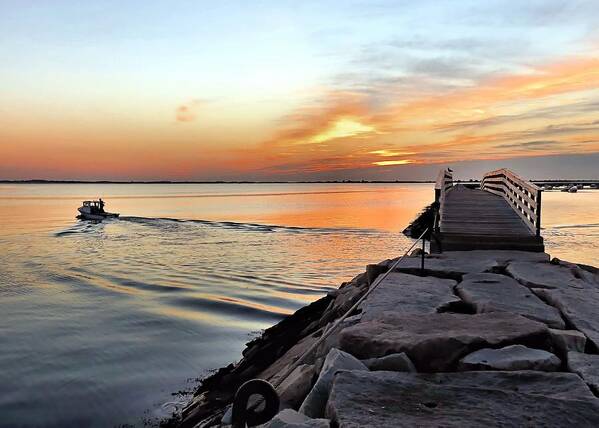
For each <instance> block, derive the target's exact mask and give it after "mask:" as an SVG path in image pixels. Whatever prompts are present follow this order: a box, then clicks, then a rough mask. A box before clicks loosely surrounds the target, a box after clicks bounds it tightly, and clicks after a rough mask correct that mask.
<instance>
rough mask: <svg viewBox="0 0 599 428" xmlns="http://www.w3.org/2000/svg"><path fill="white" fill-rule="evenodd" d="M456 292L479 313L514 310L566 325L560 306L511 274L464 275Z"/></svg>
mask: <svg viewBox="0 0 599 428" xmlns="http://www.w3.org/2000/svg"><path fill="white" fill-rule="evenodd" d="M456 291H457V293H458V295H459V296H460V297H461V298H462V299H463V300H464V301H465V302H466V303H469V304H470V305H472V307H473V308H474V309H475V311H476V312H477V313H482V312H495V311H505V312H512V313H514V314H520V315H522V316H524V317H526V318H530V319H532V320H535V321H540V322H543V323H545V324H547V325H548V326H549V327H553V328H564V327H565V323H564V320H563V319H562V317H561V315H560V313H559V311H558V310H557V309H555V308H554V307H552V306H549V305H547V304H545V303H543V301H542V300H541V299H539V298H538V297H537V296H535V295H534V294H533V293H532V292H531V291H530V290H529V289H528V288H526V287H524V286H523V285H520V284H519V283H518V282H517V281H516V280H515V279H513V278H510V277H509V276H505V275H497V274H493V273H474V274H468V275H464V278H463V280H462V282H460V284H459V285H458V286H457V288H456Z"/></svg>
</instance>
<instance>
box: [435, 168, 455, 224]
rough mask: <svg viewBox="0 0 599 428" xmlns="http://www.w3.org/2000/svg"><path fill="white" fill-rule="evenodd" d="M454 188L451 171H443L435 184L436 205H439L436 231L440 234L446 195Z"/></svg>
mask: <svg viewBox="0 0 599 428" xmlns="http://www.w3.org/2000/svg"><path fill="white" fill-rule="evenodd" d="M452 187H453V174H452V172H451V171H450V170H449V169H442V170H440V171H439V174H438V175H437V181H436V182H435V203H436V204H437V215H436V216H435V224H434V230H435V232H437V233H438V232H439V231H440V229H441V221H442V215H443V205H444V204H445V195H446V194H447V192H449V191H450V190H451V188H452Z"/></svg>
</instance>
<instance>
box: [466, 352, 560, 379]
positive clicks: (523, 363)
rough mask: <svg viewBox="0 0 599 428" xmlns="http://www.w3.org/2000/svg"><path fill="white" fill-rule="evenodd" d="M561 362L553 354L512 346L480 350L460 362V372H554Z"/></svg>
mask: <svg viewBox="0 0 599 428" xmlns="http://www.w3.org/2000/svg"><path fill="white" fill-rule="evenodd" d="M560 365H561V361H560V359H559V358H557V357H556V356H555V355H553V354H552V353H551V352H547V351H543V350H542V349H532V348H527V347H526V346H522V345H510V346H506V347H504V348H500V349H490V348H485V349H480V350H478V351H475V352H473V353H471V354H468V355H466V356H465V357H464V358H462V359H461V360H460V363H459V364H458V368H459V369H460V370H464V371H466V370H507V371H513V370H539V371H545V372H553V371H556V370H557V369H559V367H560Z"/></svg>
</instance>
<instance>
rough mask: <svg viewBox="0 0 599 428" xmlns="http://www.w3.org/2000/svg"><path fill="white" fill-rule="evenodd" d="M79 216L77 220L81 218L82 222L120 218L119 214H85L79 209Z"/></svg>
mask: <svg viewBox="0 0 599 428" xmlns="http://www.w3.org/2000/svg"><path fill="white" fill-rule="evenodd" d="M78 211H79V213H80V214H79V215H78V216H77V218H80V219H82V220H104V219H107V218H118V216H119V214H118V213H94V214H92V213H89V212H85V210H83V209H81V208H79V209H78Z"/></svg>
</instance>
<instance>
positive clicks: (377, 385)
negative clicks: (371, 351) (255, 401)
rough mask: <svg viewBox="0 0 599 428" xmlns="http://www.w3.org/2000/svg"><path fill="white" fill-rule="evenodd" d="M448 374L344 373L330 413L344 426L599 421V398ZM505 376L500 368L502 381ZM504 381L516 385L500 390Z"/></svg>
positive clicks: (549, 380)
mask: <svg viewBox="0 0 599 428" xmlns="http://www.w3.org/2000/svg"><path fill="white" fill-rule="evenodd" d="M539 374H540V373H539ZM460 375H466V376H464V379H465V381H457V379H459V376H460ZM546 375H549V374H546ZM446 376H447V378H445V379H444V381H442V382H439V381H438V379H439V378H436V379H435V378H430V377H428V376H426V375H424V376H423V375H421V374H414V373H399V372H351V371H348V372H340V373H338V374H337V376H336V377H335V381H334V383H333V389H332V391H331V396H330V397H329V402H328V404H327V411H326V415H327V417H328V418H330V419H331V420H332V422H333V425H335V424H337V425H338V426H339V427H366V426H368V427H372V426H389V427H390V426H393V427H413V426H444V427H464V426H485V427H488V426H494V427H495V426H497V427H498V426H502V427H503V426H547V427H561V426H570V425H576V426H584V427H587V426H588V427H591V426H596V424H597V418H598V415H599V402H598V401H597V400H595V399H592V400H591V399H586V398H585V399H581V400H577V399H574V397H573V396H572V397H571V399H561V398H557V397H555V396H551V395H548V396H544V397H543V398H540V397H539V395H536V394H532V393H526V392H524V391H527V389H528V387H527V384H526V383H522V384H518V385H520V386H521V387H522V389H521V390H520V391H518V392H516V391H514V381H516V380H517V378H509V377H508V378H505V380H500V381H499V382H495V383H494V385H493V386H492V387H485V386H484V383H479V384H478V385H474V386H473V385H472V378H469V377H468V376H467V374H466V373H459V374H458V373H456V374H450V375H446ZM502 377H503V374H501V372H497V377H496V379H500V378H502ZM556 379H557V378H556ZM477 380H478V381H480V380H482V378H478V379H477ZM552 380H553V379H552V378H551V377H546V378H544V379H543V381H540V382H539V383H546V384H545V385H544V388H543V389H545V390H549V389H550V387H551V386H552ZM545 381H546V382H545ZM571 382H573V381H571ZM501 383H505V384H508V385H510V386H511V388H505V389H500V388H499V387H498V386H500V384H501ZM518 389H519V388H518Z"/></svg>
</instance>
